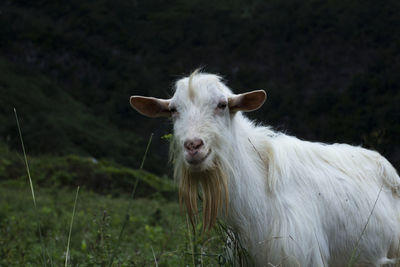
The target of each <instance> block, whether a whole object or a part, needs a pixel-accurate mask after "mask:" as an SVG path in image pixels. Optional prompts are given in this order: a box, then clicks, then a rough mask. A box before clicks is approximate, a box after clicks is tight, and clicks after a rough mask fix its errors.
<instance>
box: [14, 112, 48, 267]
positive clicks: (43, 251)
mask: <svg viewBox="0 0 400 267" xmlns="http://www.w3.org/2000/svg"><path fill="white" fill-rule="evenodd" d="M14 115H15V120H16V122H17V127H18V133H19V139H20V141H21V146H22V152H23V153H24V160H25V167H26V172H27V174H28V178H29V184H30V187H31V193H32V199H33V206H34V207H35V211H36V215H37V216H38V218H37V222H38V230H39V239H40V244H41V246H42V261H43V266H47V264H46V253H47V249H46V246H45V244H44V241H43V236H42V229H41V227H40V218H39V213H38V211H37V205H36V197H35V190H34V189H33V183H32V177H31V172H30V170H29V164H28V159H27V157H26V152H25V145H24V139H23V138H22V132H21V127H20V125H19V120H18V114H17V110H16V109H15V108H14ZM49 256H50V255H49ZM50 262H52V260H51V259H50ZM51 265H52V264H51Z"/></svg>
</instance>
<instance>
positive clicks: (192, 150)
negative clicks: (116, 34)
mask: <svg viewBox="0 0 400 267" xmlns="http://www.w3.org/2000/svg"><path fill="white" fill-rule="evenodd" d="M203 145H204V142H203V140H201V139H200V138H194V139H187V140H186V141H185V143H184V144H183V146H184V147H185V149H186V151H187V152H188V153H189V154H190V155H191V156H192V155H194V154H196V153H197V152H199V150H200V149H201V148H202V147H203Z"/></svg>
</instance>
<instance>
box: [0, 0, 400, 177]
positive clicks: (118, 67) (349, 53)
mask: <svg viewBox="0 0 400 267" xmlns="http://www.w3.org/2000/svg"><path fill="white" fill-rule="evenodd" d="M399 10H400V3H399V2H398V1H396V0H389V1H384V2H377V1H372V0H368V1H351V2H349V1H318V0H310V1H296V0H290V1H284V2H282V1H280V0H271V1H261V0H251V1H244V0H236V1H218V3H214V2H204V1H199V0H190V1H181V0H175V1H168V2H165V1H157V0H151V1H111V0H99V1H78V0H71V1H68V3H64V2H60V1H49V0H40V1H34V2H32V1H25V0H15V1H2V2H1V3H0V11H1V15H0V23H1V25H4V26H3V27H1V28H0V95H1V97H0V121H1V123H0V138H1V139H3V141H5V142H7V143H8V144H9V146H10V147H11V148H12V149H15V148H17V147H18V145H19V143H18V138H17V137H16V135H15V132H16V129H15V124H14V121H13V117H12V116H11V114H12V108H13V107H16V108H17V109H18V111H19V113H20V117H21V120H22V124H23V130H24V136H25V139H26V143H27V147H28V148H29V151H30V153H31V154H36V155H37V154H42V153H46V154H52V155H53V154H56V155H67V154H71V153H74V154H79V155H84V156H91V157H94V158H108V159H111V160H114V161H116V162H119V163H121V164H124V165H127V166H130V167H137V166H138V165H139V164H140V162H138V159H140V158H141V155H142V151H140V149H137V148H143V147H145V142H146V140H147V138H148V136H149V134H150V133H151V132H154V133H155V138H154V140H155V142H154V146H153V147H154V151H156V152H155V153H149V155H150V157H149V158H148V160H147V161H146V162H147V165H146V166H145V169H147V170H150V171H153V172H156V173H157V174H160V175H162V174H168V171H167V164H166V162H167V160H165V159H166V157H167V150H168V145H167V143H166V142H165V141H163V140H161V139H160V138H159V137H160V136H162V135H164V134H167V133H169V132H170V128H169V123H168V122H164V121H163V120H161V119H160V120H149V119H146V118H143V117H142V116H141V115H139V114H137V113H135V112H134V111H132V110H131V108H130V107H129V104H128V99H129V96H130V95H133V94H143V95H154V96H158V97H167V96H168V94H169V93H170V92H171V90H170V88H171V83H172V81H173V80H175V79H177V78H178V77H180V76H181V75H183V74H188V73H189V72H190V71H191V70H194V69H195V68H197V67H199V66H205V70H206V71H209V72H217V73H221V74H222V75H224V77H226V79H227V81H228V84H229V85H230V86H231V87H232V88H234V90H235V91H236V92H241V91H244V90H250V89H260V88H261V89H266V90H267V92H268V100H267V103H266V104H265V107H264V108H263V109H261V110H260V111H258V112H256V113H254V114H251V115H250V116H252V117H253V118H257V119H259V120H262V121H264V122H266V123H268V124H270V125H272V126H274V127H276V128H278V129H280V130H284V131H288V132H289V133H291V134H294V135H296V136H300V137H302V138H304V139H309V140H318V141H324V142H347V143H351V144H355V145H363V146H366V147H370V148H374V149H377V150H378V151H379V152H381V153H383V154H384V155H385V156H387V157H388V158H389V159H390V161H391V162H392V163H393V164H394V165H395V166H396V167H397V168H399V167H400V165H399V164H400V152H399V151H400V147H399V144H400V140H399V138H400V137H399V136H400V125H399V123H398V122H399V118H400V106H399V105H398V103H399V101H400V90H399V88H400V76H399V75H398V70H399V69H400V65H399V64H400V63H399V62H400V59H399V57H400V45H399V44H400V25H399V23H400V22H399V20H398V12H399ZM161 122H163V123H161Z"/></svg>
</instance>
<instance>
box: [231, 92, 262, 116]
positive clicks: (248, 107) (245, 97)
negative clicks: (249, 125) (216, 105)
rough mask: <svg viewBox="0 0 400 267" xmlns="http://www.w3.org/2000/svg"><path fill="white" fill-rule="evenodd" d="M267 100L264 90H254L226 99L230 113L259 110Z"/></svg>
mask: <svg viewBox="0 0 400 267" xmlns="http://www.w3.org/2000/svg"><path fill="white" fill-rule="evenodd" d="M265 99H267V94H266V93H265V91H264V90H256V91H251V92H248V93H244V94H240V95H234V96H231V97H229V98H228V105H229V109H230V111H231V112H236V111H245V112H247V111H253V110H256V109H259V108H260V107H261V106H262V105H263V104H264V102H265Z"/></svg>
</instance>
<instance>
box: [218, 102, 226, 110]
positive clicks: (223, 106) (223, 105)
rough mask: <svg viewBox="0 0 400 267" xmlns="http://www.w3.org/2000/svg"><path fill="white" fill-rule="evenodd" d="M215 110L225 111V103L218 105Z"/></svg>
mask: <svg viewBox="0 0 400 267" xmlns="http://www.w3.org/2000/svg"><path fill="white" fill-rule="evenodd" d="M217 108H219V109H225V108H226V103H225V102H221V103H218V106H217Z"/></svg>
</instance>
